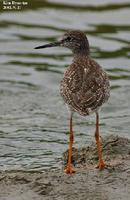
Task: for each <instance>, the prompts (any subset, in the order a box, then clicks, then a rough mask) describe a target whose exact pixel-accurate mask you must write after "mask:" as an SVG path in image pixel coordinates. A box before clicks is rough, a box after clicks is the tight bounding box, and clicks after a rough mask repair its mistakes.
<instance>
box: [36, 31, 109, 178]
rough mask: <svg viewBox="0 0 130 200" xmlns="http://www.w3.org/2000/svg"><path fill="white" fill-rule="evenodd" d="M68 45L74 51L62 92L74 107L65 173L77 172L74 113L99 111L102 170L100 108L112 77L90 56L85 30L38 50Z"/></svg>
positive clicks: (69, 105) (99, 166)
mask: <svg viewBox="0 0 130 200" xmlns="http://www.w3.org/2000/svg"><path fill="white" fill-rule="evenodd" d="M56 46H60V47H66V48H69V49H70V50H71V51H72V53H73V61H72V63H71V64H70V65H69V66H68V68H67V69H66V71H65V73H64V77H63V79H62V81H61V84H60V93H61V96H62V97H63V99H64V101H65V103H66V105H67V106H68V108H69V110H70V127H69V128H70V131H69V132H70V133H69V134H70V135H69V149H68V163H67V166H66V167H65V170H64V171H65V172H66V173H67V174H71V173H74V172H75V169H74V167H73V165H72V145H73V139H74V137H73V125H72V116H73V113H74V112H77V113H79V114H80V115H82V116H87V115H90V114H91V113H95V114H96V130H95V139H96V145H97V152H98V157H99V161H98V165H97V167H98V168H99V169H100V170H102V169H104V168H105V162H104V160H103V158H102V147H101V142H100V136H99V109H100V107H101V106H102V104H103V103H105V102H106V101H107V100H108V98H109V96H110V84H109V79H108V76H107V74H106V73H105V71H104V70H103V69H102V67H101V66H100V65H99V64H98V63H97V62H95V61H94V60H93V59H92V58H91V56H90V49H89V42H88V39H87V37H86V35H85V34H84V33H83V32H82V31H68V32H67V33H65V34H64V35H63V37H62V39H61V40H59V41H56V42H53V43H49V44H45V45H42V46H38V47H36V48H35V49H41V48H47V47H56Z"/></svg>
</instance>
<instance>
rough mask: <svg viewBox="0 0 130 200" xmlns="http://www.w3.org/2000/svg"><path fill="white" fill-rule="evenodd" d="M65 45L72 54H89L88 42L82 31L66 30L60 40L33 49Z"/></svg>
mask: <svg viewBox="0 0 130 200" xmlns="http://www.w3.org/2000/svg"><path fill="white" fill-rule="evenodd" d="M56 46H61V47H66V48H68V49H71V50H72V52H73V53H74V54H77V53H81V54H82V53H83V54H86V55H88V54H89V43H88V39H87V37H86V35H85V34H84V33H83V32H82V31H68V32H66V33H65V34H64V35H63V37H62V39H61V40H58V41H55V42H52V43H49V44H45V45H42V46H38V47H35V49H42V48H47V47H56Z"/></svg>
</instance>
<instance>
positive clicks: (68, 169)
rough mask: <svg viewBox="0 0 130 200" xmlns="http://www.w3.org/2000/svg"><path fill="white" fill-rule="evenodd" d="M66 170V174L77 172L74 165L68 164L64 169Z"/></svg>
mask: <svg viewBox="0 0 130 200" xmlns="http://www.w3.org/2000/svg"><path fill="white" fill-rule="evenodd" d="M64 172H65V173H66V174H72V173H75V172H76V170H75V168H74V167H73V166H72V165H70V166H69V165H67V166H66V167H65V169H64Z"/></svg>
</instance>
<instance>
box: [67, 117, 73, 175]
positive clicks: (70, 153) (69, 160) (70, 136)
mask: <svg viewBox="0 0 130 200" xmlns="http://www.w3.org/2000/svg"><path fill="white" fill-rule="evenodd" d="M69 134H70V135H69V150H68V163H67V166H66V168H65V170H64V172H65V173H66V174H72V173H74V172H75V169H74V167H73V166H72V145H73V140H74V137H73V126H72V114H71V116H70V133H69Z"/></svg>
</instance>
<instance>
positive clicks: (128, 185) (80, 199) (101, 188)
mask: <svg viewBox="0 0 130 200" xmlns="http://www.w3.org/2000/svg"><path fill="white" fill-rule="evenodd" d="M102 142H103V153H104V158H105V161H106V163H107V167H106V169H105V170H103V171H99V170H98V169H96V168H95V166H96V164H97V160H98V158H97V152H96V148H95V144H91V145H90V146H89V147H84V148H82V149H73V150H74V151H73V163H74V165H75V168H76V169H77V172H76V173H75V174H73V175H66V174H64V173H63V171H62V170H59V169H57V170H53V171H46V172H20V171H8V172H7V171H5V172H3V171H1V172H0V200H33V199H35V200H73V199H75V200H129V197H130V140H129V139H127V138H121V137H118V136H109V137H107V138H104V139H103V141H102ZM66 157H67V152H65V153H64V156H63V160H64V164H66Z"/></svg>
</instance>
